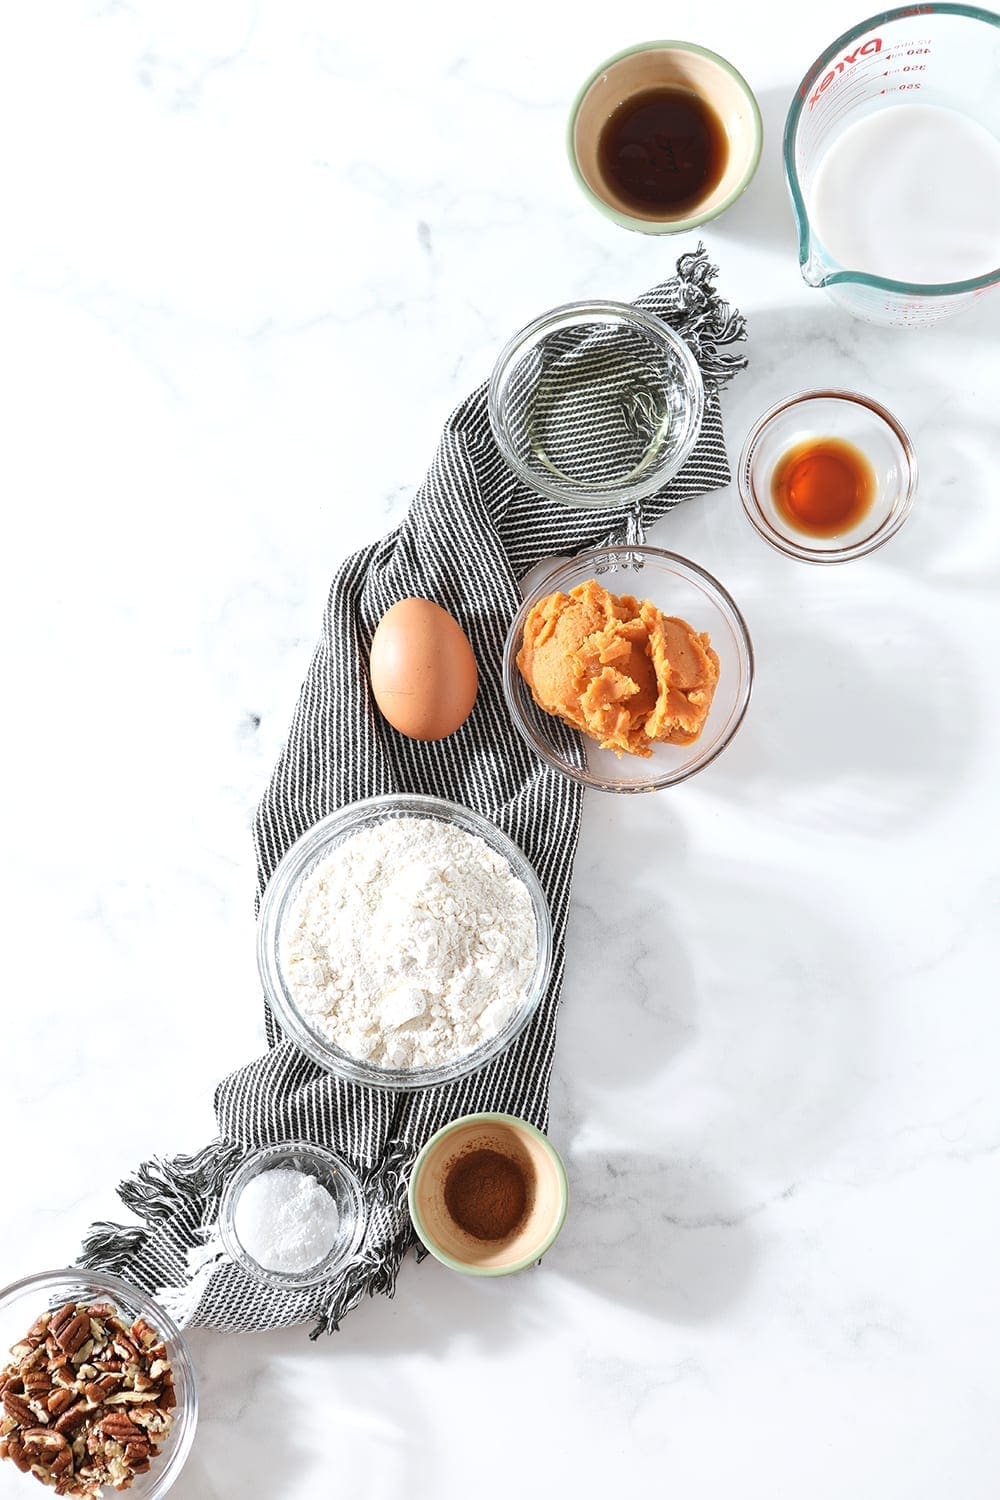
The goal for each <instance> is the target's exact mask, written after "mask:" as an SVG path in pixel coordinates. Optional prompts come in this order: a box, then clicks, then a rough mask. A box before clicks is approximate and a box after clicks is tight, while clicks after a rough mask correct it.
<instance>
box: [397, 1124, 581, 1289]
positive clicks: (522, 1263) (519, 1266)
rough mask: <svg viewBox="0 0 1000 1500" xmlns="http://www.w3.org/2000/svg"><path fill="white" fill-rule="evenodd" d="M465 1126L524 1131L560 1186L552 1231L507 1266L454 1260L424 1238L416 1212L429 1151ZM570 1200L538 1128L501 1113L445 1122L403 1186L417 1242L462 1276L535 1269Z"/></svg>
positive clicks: (562, 1166) (561, 1168)
mask: <svg viewBox="0 0 1000 1500" xmlns="http://www.w3.org/2000/svg"><path fill="white" fill-rule="evenodd" d="M466 1125H508V1126H510V1127H511V1128H512V1129H513V1130H514V1132H515V1133H516V1132H517V1131H518V1130H524V1131H526V1132H527V1134H528V1135H530V1136H533V1137H534V1139H535V1140H536V1141H538V1143H539V1145H540V1146H541V1147H542V1149H543V1150H544V1151H545V1153H546V1155H547V1156H548V1158H549V1160H550V1161H551V1163H552V1166H553V1168H554V1170H555V1174H556V1180H557V1182H558V1183H559V1211H558V1213H557V1214H556V1217H555V1219H554V1221H553V1224H552V1227H551V1228H550V1229H549V1230H548V1231H547V1232H546V1234H545V1236H544V1238H543V1239H542V1240H540V1241H539V1243H538V1245H536V1246H534V1247H533V1248H532V1249H531V1250H530V1251H529V1252H528V1253H527V1254H526V1255H523V1256H522V1257H521V1259H520V1260H516V1261H513V1262H512V1263H511V1264H510V1265H509V1266H473V1265H469V1264H468V1262H466V1261H463V1260H459V1259H458V1257H457V1256H454V1255H449V1254H448V1252H447V1251H446V1250H442V1249H441V1247H440V1246H439V1245H438V1244H437V1243H436V1242H434V1243H432V1241H433V1236H430V1235H428V1234H427V1232H426V1230H425V1226H424V1222H423V1218H422V1217H421V1214H420V1211H419V1209H418V1208H417V1202H416V1191H417V1179H418V1178H419V1176H420V1173H421V1172H422V1171H423V1169H424V1165H425V1163H426V1161H427V1158H428V1157H429V1156H430V1154H431V1151H432V1150H433V1149H434V1147H435V1146H436V1145H437V1144H438V1142H439V1141H442V1140H444V1139H446V1138H447V1137H448V1136H449V1135H451V1134H452V1133H453V1131H456V1130H459V1129H462V1128H463V1127H465V1126H466ZM569 1196H570V1195H569V1178H568V1176H567V1175H566V1163H565V1162H564V1161H563V1159H562V1157H561V1156H560V1154H559V1152H558V1151H557V1150H556V1148H555V1146H553V1144H552V1142H551V1141H550V1140H549V1137H548V1136H547V1135H546V1134H545V1132H544V1130H539V1128H538V1126H537V1125H532V1123H531V1121H530V1120H523V1119H522V1118H521V1117H520V1115H511V1114H506V1113H504V1112H503V1111H501V1110H477V1111H476V1112H475V1113H473V1114H471V1115H459V1117H458V1119H457V1120H448V1121H447V1122H446V1123H445V1124H444V1125H441V1126H440V1127H439V1128H438V1129H437V1130H435V1132H434V1134H433V1135H432V1136H430V1137H429V1138H428V1139H427V1140H426V1141H425V1142H424V1144H423V1145H422V1146H421V1148H420V1150H419V1152H418V1153H417V1155H416V1158H415V1159H414V1162H413V1166H412V1167H411V1168H410V1175H409V1178H408V1180H407V1185H406V1204H407V1207H408V1209H409V1211H410V1218H411V1220H412V1222H413V1227H414V1229H415V1230H416V1232H417V1235H418V1236H419V1238H420V1242H421V1244H422V1245H423V1246H424V1247H425V1248H426V1249H427V1251H428V1252H429V1253H430V1254H431V1255H433V1256H434V1259H435V1260H439V1261H440V1262H441V1264H442V1265H443V1266H447V1267H448V1268H449V1270H452V1271H460V1272H461V1273H462V1275H463V1276H512V1275H513V1274H514V1273H515V1272H516V1271H523V1270H525V1269H526V1268H527V1267H528V1266H531V1265H534V1263H535V1262H536V1261H537V1260H540V1259H541V1257H542V1256H543V1255H544V1254H545V1252H546V1251H547V1250H550V1249H551V1248H552V1246H553V1245H554V1244H555V1242H556V1240H557V1239H558V1238H559V1235H560V1234H561V1233H562V1228H563V1225H564V1224H565V1222H566V1215H567V1213H568V1212H569Z"/></svg>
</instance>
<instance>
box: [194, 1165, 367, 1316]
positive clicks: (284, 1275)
mask: <svg viewBox="0 0 1000 1500" xmlns="http://www.w3.org/2000/svg"><path fill="white" fill-rule="evenodd" d="M289 1155H295V1156H300V1157H302V1156H306V1157H312V1158H313V1159H314V1160H315V1161H317V1162H321V1163H323V1165H325V1166H327V1167H335V1168H336V1170H337V1172H338V1173H339V1175H340V1176H341V1177H342V1178H343V1180H344V1183H345V1184H346V1186H347V1190H348V1194H349V1196H350V1198H351V1199H352V1201H353V1204H354V1228H353V1230H352V1232H351V1236H350V1240H349V1241H348V1242H347V1244H346V1245H345V1246H344V1249H343V1250H342V1251H341V1253H340V1255H339V1256H338V1257H337V1259H336V1260H334V1261H331V1260H330V1257H329V1256H327V1257H326V1259H325V1260H324V1261H321V1262H320V1263H319V1267H318V1268H317V1267H314V1268H313V1270H312V1271H302V1272H294V1271H272V1270H269V1269H268V1268H267V1266H262V1265H261V1264H260V1262H259V1261H257V1260H255V1259H254V1257H253V1256H252V1255H251V1254H250V1252H249V1250H247V1249H246V1248H245V1247H244V1245H243V1243H242V1241H241V1240H240V1237H239V1235H238V1234H237V1232H236V1205H237V1203H238V1201H239V1197H240V1194H241V1193H242V1191H243V1189H244V1188H245V1187H246V1186H247V1184H248V1183H249V1182H252V1181H253V1179H254V1178H255V1177H257V1176H259V1175H260V1173H261V1171H263V1170H265V1167H264V1164H265V1163H267V1162H270V1161H274V1162H277V1161H279V1160H280V1159H281V1158H283V1157H287V1156H289ZM316 1180H317V1181H319V1179H318V1178H317V1179H316ZM366 1229H367V1205H366V1203H365V1195H364V1193H363V1192H362V1190H361V1183H360V1181H359V1179H358V1176H357V1173H356V1172H355V1171H354V1170H353V1168H351V1167H350V1166H348V1164H347V1162H346V1161H345V1160H344V1158H343V1157H342V1156H340V1155H338V1153H337V1152H336V1151H333V1150H332V1149H331V1148H330V1147H329V1146H316V1145H314V1144H313V1142H312V1141H302V1140H295V1141H271V1142H269V1143H268V1144H267V1145H264V1146H256V1147H254V1148H253V1149H252V1150H251V1151H250V1152H249V1154H248V1155H247V1156H245V1157H244V1158H243V1160H242V1161H241V1162H240V1164H239V1166H238V1167H237V1168H236V1171H235V1172H233V1173H232V1174H231V1175H230V1177H229V1179H228V1181H227V1183H226V1185H225V1187H224V1188H223V1190H222V1199H221V1202H220V1203H219V1236H220V1238H221V1240H222V1243H223V1245H224V1246H225V1249H226V1253H227V1254H228V1255H229V1257H230V1259H231V1260H233V1261H234V1262H235V1263H236V1264H237V1265H238V1266H241V1267H242V1269H243V1270H244V1271H246V1273H247V1275H248V1276H252V1277H253V1279H254V1280H255V1281H258V1282H260V1283H261V1284H262V1285H263V1286H268V1287H272V1288H274V1289H275V1290H276V1291H282V1290H283V1291H289V1292H294V1291H306V1290H307V1289H309V1288H310V1287H317V1286H324V1285H326V1283H327V1282H329V1281H332V1280H333V1279H334V1277H335V1276H337V1275H339V1273H340V1272H341V1271H342V1270H343V1269H344V1266H345V1265H347V1263H348V1262H349V1261H350V1260H351V1259H353V1257H354V1256H355V1255H356V1254H357V1252H358V1250H359V1248H360V1246H361V1242H362V1240H363V1239H364V1237H365V1230H366Z"/></svg>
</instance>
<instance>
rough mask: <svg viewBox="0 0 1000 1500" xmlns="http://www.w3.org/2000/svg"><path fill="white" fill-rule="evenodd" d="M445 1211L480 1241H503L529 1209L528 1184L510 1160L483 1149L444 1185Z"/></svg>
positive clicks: (460, 1163)
mask: <svg viewBox="0 0 1000 1500" xmlns="http://www.w3.org/2000/svg"><path fill="white" fill-rule="evenodd" d="M444 1201H445V1207H446V1208H447V1210H448V1212H449V1213H450V1214H451V1216H452V1218H453V1219H454V1220H455V1223H456V1224H457V1225H458V1226H459V1228H460V1229H464V1230H465V1232H466V1234H471V1235H472V1236H473V1238H474V1239H477V1240H503V1239H506V1238H507V1236H508V1235H509V1234H513V1232H514V1230H515V1229H516V1228H517V1227H518V1225H519V1224H520V1223H521V1220H522V1219H523V1218H524V1216H525V1214H526V1212H527V1209H528V1182H527V1178H526V1176H525V1173H524V1171H523V1169H522V1168H521V1167H520V1166H519V1165H518V1163H517V1162H516V1161H513V1160H512V1159H511V1158H510V1157H509V1156H504V1155H503V1153H502V1152H500V1151H493V1150H491V1149H490V1148H489V1147H486V1146H481V1147H479V1148H478V1149H477V1150H475V1151H470V1152H469V1154H468V1155H467V1156H460V1157H459V1158H458V1160H457V1161H456V1162H454V1163H453V1164H452V1166H451V1167H450V1169H449V1171H448V1175H447V1177H446V1178H445V1182H444Z"/></svg>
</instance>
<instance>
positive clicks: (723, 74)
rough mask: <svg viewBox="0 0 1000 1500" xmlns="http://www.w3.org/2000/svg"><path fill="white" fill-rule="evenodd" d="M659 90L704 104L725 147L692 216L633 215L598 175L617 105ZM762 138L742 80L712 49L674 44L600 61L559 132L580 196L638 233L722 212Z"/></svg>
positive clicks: (753, 166) (691, 223)
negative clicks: (680, 92)
mask: <svg viewBox="0 0 1000 1500" xmlns="http://www.w3.org/2000/svg"><path fill="white" fill-rule="evenodd" d="M663 87H667V88H681V89H686V90H688V91H689V92H691V93H695V94H698V95H700V96H701V97H702V98H703V99H705V100H706V101H707V102H708V103H709V104H710V105H711V107H712V109H713V110H714V111H715V113H716V114H717V115H718V117H719V119H720V121H721V122H722V125H723V127H724V128H725V132H726V136H727V139H728V142H729V157H728V160H727V162H726V167H725V171H724V172H723V174H722V177H721V178H720V180H719V182H718V183H717V184H716V186H715V187H714V188H713V189H712V190H711V192H709V193H707V194H706V195H705V197H704V198H703V199H702V200H701V201H700V202H699V203H698V205H697V207H696V209H695V210H694V211H693V212H692V211H686V212H684V213H680V214H673V215H671V214H670V213H668V212H664V211H658V210H655V209H650V210H649V211H648V212H645V213H642V212H639V211H637V210H636V209H635V208H634V207H633V206H631V205H630V204H628V203H626V202H625V201H624V200H623V199H622V198H620V197H619V196H618V194H617V193H616V192H615V190H614V187H613V185H612V184H611V183H609V182H608V181H607V179H606V178H605V176H604V175H603V173H602V172H601V170H600V162H599V152H598V146H599V143H600V139H601V133H602V131H603V129H604V126H605V125H606V124H607V121H608V119H609V118H610V116H611V115H612V114H613V113H614V111H615V110H616V109H617V107H618V105H619V104H621V103H622V102H623V101H624V100H625V99H628V98H631V97H632V96H633V95H635V94H637V93H641V92H643V91H644V90H646V89H653V88H663ZM763 141H764V127H763V124H762V122H761V117H760V108H759V106H758V104H757V100H756V98H755V97H754V94H753V90H752V89H751V88H750V86H749V84H748V83H747V81H746V79H745V78H744V77H743V75H742V74H741V73H739V72H737V70H736V69H735V68H734V67H733V65H732V63H729V62H727V61H726V59H725V58H724V57H720V56H719V54H718V53H717V52H710V51H709V50H708V48H707V47H699V46H697V45H696V44H695V43H694V42H678V41H665V42H640V43H639V44H638V45H637V46H634V47H626V48H625V49H624V50H623V51H621V52H616V53H615V54H614V56H613V57H609V58H608V59H607V61H606V62H603V63H601V65H600V67H599V68H595V69H594V71H593V73H591V75H590V77H589V78H588V79H587V81H586V83H585V84H584V85H583V87H582V88H581V89H580V92H579V93H578V94H577V96H576V98H575V100H574V101H573V107H572V109H571V111H570V117H569V126H568V130H567V147H568V150H569V159H570V165H571V166H572V168H573V172H574V175H575V177H576V180H577V182H578V183H579V184H580V187H581V188H582V189H583V191H584V193H585V194H586V196H587V197H588V198H589V199H590V201H591V202H592V203H593V205H594V207H595V208H599V209H600V211H601V213H603V214H606V215H607V217H608V218H609V219H613V220H614V221H615V223H616V224H621V225H622V227H623V228H624V229H636V230H638V231H639V232H640V233H641V234H682V233H683V232H684V231H685V230H688V229H696V228H697V227H698V225H699V224H705V223H707V222H708V220H709V219H715V218H717V217H718V216H719V214H721V213H724V212H725V210H726V209H727V208H729V207H730V205H731V204H733V203H735V201H736V199H737V198H738V197H739V196H740V194H741V193H742V192H744V191H745V190H746V188H747V187H748V186H749V183H750V180H751V178H752V177H753V175H754V173H755V172H756V170H757V164H758V162H759V161H760V153H761V147H762V145H763Z"/></svg>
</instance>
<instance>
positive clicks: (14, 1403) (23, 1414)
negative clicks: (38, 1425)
mask: <svg viewBox="0 0 1000 1500" xmlns="http://www.w3.org/2000/svg"><path fill="white" fill-rule="evenodd" d="M3 1409H4V1411H5V1412H6V1413H7V1415H8V1417H13V1419H14V1421H15V1422H19V1423H20V1424H21V1426H22V1427H34V1425H35V1422H36V1421H37V1420H38V1419H37V1417H36V1416H35V1413H34V1412H33V1411H32V1410H31V1407H30V1406H29V1405H28V1403H27V1401H25V1399H24V1397H23V1396H19V1395H17V1393H16V1392H15V1391H12V1390H11V1389H10V1388H9V1387H8V1389H7V1390H5V1391H4V1393H3Z"/></svg>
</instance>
